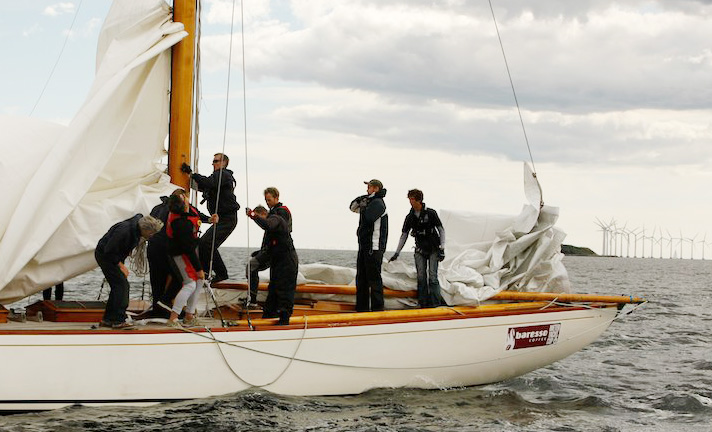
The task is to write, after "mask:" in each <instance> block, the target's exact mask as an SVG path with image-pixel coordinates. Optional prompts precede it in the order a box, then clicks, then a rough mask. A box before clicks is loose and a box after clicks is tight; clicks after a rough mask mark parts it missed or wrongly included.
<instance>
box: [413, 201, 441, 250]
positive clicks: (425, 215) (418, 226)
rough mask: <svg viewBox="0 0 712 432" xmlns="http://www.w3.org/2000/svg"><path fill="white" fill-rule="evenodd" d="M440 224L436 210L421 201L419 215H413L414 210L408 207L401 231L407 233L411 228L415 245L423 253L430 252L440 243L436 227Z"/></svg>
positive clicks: (436, 248) (438, 246)
mask: <svg viewBox="0 0 712 432" xmlns="http://www.w3.org/2000/svg"><path fill="white" fill-rule="evenodd" d="M442 225H443V223H442V222H441V221H440V217H439V216H438V212H436V211H435V210H433V209H431V208H429V207H427V206H426V205H425V203H423V209H422V210H420V215H419V216H416V215H415V210H413V209H412V208H411V209H410V213H408V216H406V217H405V221H404V222H403V232H404V233H408V231H411V230H412V232H413V237H415V247H416V248H417V249H419V250H420V251H421V252H423V253H425V254H430V253H433V252H435V251H437V250H438V249H439V248H440V246H441V245H442V241H441V239H440V234H439V232H438V229H437V227H441V226H442Z"/></svg>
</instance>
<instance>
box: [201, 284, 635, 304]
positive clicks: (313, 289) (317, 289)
mask: <svg viewBox="0 0 712 432" xmlns="http://www.w3.org/2000/svg"><path fill="white" fill-rule="evenodd" d="M259 287H260V290H262V291H266V290H267V284H266V283H264V282H263V283H260V285H259ZM215 288H222V289H239V290H246V289H247V283H244V282H238V283H234V282H220V283H218V284H216V285H215ZM297 292H298V293H309V294H344V295H355V294H356V287H355V286H353V285H316V284H304V285H297ZM383 295H384V296H386V297H399V298H418V292H417V291H414V290H411V291H400V290H392V289H388V288H383ZM489 300H510V301H558V302H562V303H571V302H597V303H643V302H645V301H646V300H645V299H641V298H639V297H632V296H610V295H596V294H569V293H550V292H519V291H500V292H499V293H497V294H495V295H494V296H492V297H490V298H489Z"/></svg>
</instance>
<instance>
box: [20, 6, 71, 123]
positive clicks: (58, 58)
mask: <svg viewBox="0 0 712 432" xmlns="http://www.w3.org/2000/svg"><path fill="white" fill-rule="evenodd" d="M82 1H83V0H80V1H79V4H78V5H77V10H76V12H74V18H72V24H70V26H69V30H68V31H67V36H66V37H65V38H64V43H63V44H62V49H61V50H60V51H59V55H58V56H57V60H56V61H55V62H54V66H52V70H51V71H50V73H49V76H48V77H47V81H46V82H45V85H44V87H42V91H41V92H40V95H39V97H38V98H37V101H36V102H35V104H34V106H33V107H32V110H31V111H30V117H32V114H34V113H35V108H37V105H39V103H40V101H41V100H42V96H44V93H45V90H47V86H48V85H49V82H50V81H51V80H52V76H53V75H54V71H55V69H57V65H58V64H59V60H60V59H61V58H62V54H64V48H66V46H67V42H68V41H69V36H71V34H72V29H74V23H75V22H76V21H77V16H78V15H79V9H81V7H82Z"/></svg>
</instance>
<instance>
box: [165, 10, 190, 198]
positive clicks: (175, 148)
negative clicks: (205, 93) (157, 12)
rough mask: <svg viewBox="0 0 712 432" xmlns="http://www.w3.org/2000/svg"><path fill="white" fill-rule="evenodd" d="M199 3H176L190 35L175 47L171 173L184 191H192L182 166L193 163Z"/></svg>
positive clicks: (178, 17)
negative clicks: (191, 155)
mask: <svg viewBox="0 0 712 432" xmlns="http://www.w3.org/2000/svg"><path fill="white" fill-rule="evenodd" d="M196 2H197V0H184V1H175V2H174V5H173V21H175V22H181V23H183V25H184V26H185V31H187V32H188V36H186V37H185V38H183V40H181V41H180V42H178V44H176V45H175V46H174V47H173V59H172V65H171V120H170V135H169V144H168V175H169V176H170V177H171V182H172V183H173V184H175V185H178V186H180V187H182V188H184V189H185V190H190V177H189V176H188V174H185V173H184V172H182V171H181V170H180V167H181V165H182V164H183V162H185V163H187V164H188V165H190V163H191V159H190V150H191V143H192V133H193V132H192V130H193V128H192V119H193V81H194V66H195V15H196Z"/></svg>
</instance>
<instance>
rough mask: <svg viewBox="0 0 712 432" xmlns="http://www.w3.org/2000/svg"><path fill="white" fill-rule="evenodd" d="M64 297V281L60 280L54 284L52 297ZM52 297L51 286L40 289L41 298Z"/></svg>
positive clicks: (58, 298)
mask: <svg viewBox="0 0 712 432" xmlns="http://www.w3.org/2000/svg"><path fill="white" fill-rule="evenodd" d="M63 298H64V282H60V283H58V284H57V285H55V286H54V299H55V300H62V299H63ZM51 299H52V287H49V288H47V289H46V290H44V291H42V300H51Z"/></svg>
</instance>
